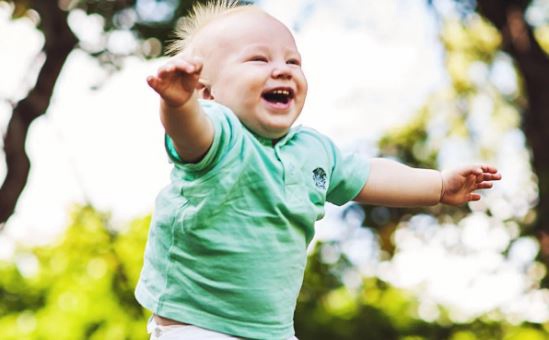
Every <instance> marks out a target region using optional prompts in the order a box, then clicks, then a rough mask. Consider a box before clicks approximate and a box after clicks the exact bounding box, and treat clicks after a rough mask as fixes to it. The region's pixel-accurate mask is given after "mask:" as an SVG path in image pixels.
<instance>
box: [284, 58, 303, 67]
mask: <svg viewBox="0 0 549 340" xmlns="http://www.w3.org/2000/svg"><path fill="white" fill-rule="evenodd" d="M286 64H288V65H297V66H300V65H301V60H299V59H288V61H286Z"/></svg>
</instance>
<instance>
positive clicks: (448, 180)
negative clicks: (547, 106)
mask: <svg viewBox="0 0 549 340" xmlns="http://www.w3.org/2000/svg"><path fill="white" fill-rule="evenodd" d="M500 179H501V175H500V174H499V173H498V171H497V170H496V169H495V168H493V167H491V166H488V165H480V166H479V165H470V166H465V167H463V168H459V169H454V170H447V171H442V172H439V171H436V170H429V169H416V168H411V167H409V166H406V165H404V164H401V163H398V162H395V161H391V160H387V159H381V158H375V159H373V160H372V161H371V169H370V176H369V178H368V181H367V182H366V184H365V185H364V187H363V188H362V190H361V192H360V193H359V194H358V195H357V197H356V198H355V201H357V202H361V203H367V204H375V205H384V206H391V207H411V206H427V205H435V204H438V203H444V204H450V205H460V204H463V203H466V202H469V201H478V200H479V199H480V195H479V194H478V193H475V192H474V191H475V190H478V189H488V188H491V187H492V182H491V181H495V180H500Z"/></svg>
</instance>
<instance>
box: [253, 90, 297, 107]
mask: <svg viewBox="0 0 549 340" xmlns="http://www.w3.org/2000/svg"><path fill="white" fill-rule="evenodd" d="M294 96H295V93H294V90H292V89H291V88H276V89H272V90H268V91H265V92H263V93H262V94H261V98H263V99H265V100H266V101H267V102H269V103H271V104H274V105H287V104H288V103H290V101H291V100H292V99H294Z"/></svg>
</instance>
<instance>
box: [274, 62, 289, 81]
mask: <svg viewBox="0 0 549 340" xmlns="http://www.w3.org/2000/svg"><path fill="white" fill-rule="evenodd" d="M272 76H273V78H284V79H291V78H292V70H291V69H290V67H289V66H288V65H286V64H279V65H275V67H274V69H273V73H272Z"/></svg>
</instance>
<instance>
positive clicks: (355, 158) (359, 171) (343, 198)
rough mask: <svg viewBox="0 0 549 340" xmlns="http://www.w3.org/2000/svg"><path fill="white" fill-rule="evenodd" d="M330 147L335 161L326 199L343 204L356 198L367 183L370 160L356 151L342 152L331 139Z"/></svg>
mask: <svg viewBox="0 0 549 340" xmlns="http://www.w3.org/2000/svg"><path fill="white" fill-rule="evenodd" d="M328 147H329V150H330V152H331V155H332V162H333V163H332V174H331V176H330V183H329V186H328V190H327V193H326V200H327V201H328V202H331V203H333V204H336V205H343V204H345V203H347V202H349V201H350V200H352V199H353V198H355V197H356V196H357V195H358V194H359V193H360V191H361V190H362V188H363V187H364V185H365V184H366V181H367V180H368V176H369V174H370V161H369V160H367V159H365V158H363V157H361V156H360V155H358V154H356V153H342V152H341V151H340V150H339V148H338V147H337V146H335V145H334V144H333V143H332V142H331V141H330V142H329V143H328Z"/></svg>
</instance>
